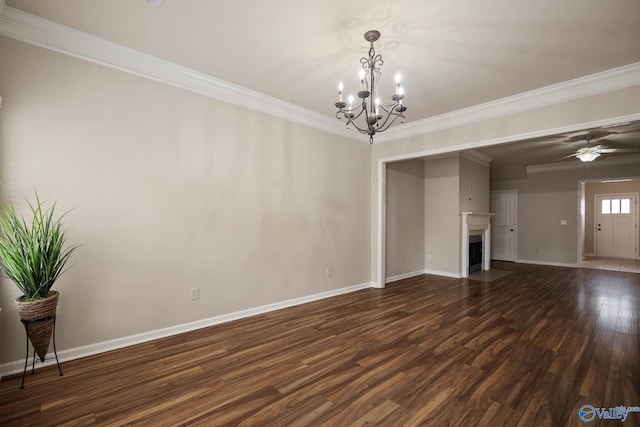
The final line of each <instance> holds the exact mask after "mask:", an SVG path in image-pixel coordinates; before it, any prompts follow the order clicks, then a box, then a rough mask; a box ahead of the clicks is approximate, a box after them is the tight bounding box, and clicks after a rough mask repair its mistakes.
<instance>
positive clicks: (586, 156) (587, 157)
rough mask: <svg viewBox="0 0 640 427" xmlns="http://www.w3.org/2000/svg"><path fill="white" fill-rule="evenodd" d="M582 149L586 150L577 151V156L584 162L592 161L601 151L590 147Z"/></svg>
mask: <svg viewBox="0 0 640 427" xmlns="http://www.w3.org/2000/svg"><path fill="white" fill-rule="evenodd" d="M581 150H584V151H580V150H578V152H577V153H576V157H577V158H579V159H580V160H582V161H583V162H592V161H594V160H595V159H597V158H598V157H600V153H599V152H598V151H597V150H594V149H590V148H586V149H585V148H583V149H581Z"/></svg>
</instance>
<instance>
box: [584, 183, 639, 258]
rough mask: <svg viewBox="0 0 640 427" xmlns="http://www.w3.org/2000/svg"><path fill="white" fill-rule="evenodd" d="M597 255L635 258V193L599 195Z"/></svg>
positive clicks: (636, 234) (636, 239)
mask: <svg viewBox="0 0 640 427" xmlns="http://www.w3.org/2000/svg"><path fill="white" fill-rule="evenodd" d="M595 197H596V256H598V257H604V258H626V259H635V258H636V242H637V241H638V237H637V236H638V231H637V226H636V225H637V224H636V218H637V216H636V209H637V195H636V194H596V196H595Z"/></svg>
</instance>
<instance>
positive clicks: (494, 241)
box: [491, 190, 518, 261]
mask: <svg viewBox="0 0 640 427" xmlns="http://www.w3.org/2000/svg"><path fill="white" fill-rule="evenodd" d="M517 205H518V191H517V190H506V191H492V192H491V213H495V214H496V215H494V216H493V217H492V218H491V259H495V260H499V261H515V259H516V207H517Z"/></svg>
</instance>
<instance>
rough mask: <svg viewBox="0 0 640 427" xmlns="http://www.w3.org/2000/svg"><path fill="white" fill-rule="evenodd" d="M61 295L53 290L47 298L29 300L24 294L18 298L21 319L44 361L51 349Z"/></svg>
mask: <svg viewBox="0 0 640 427" xmlns="http://www.w3.org/2000/svg"><path fill="white" fill-rule="evenodd" d="M59 296H60V293H59V292H58V291H51V292H49V295H47V297H46V298H42V299H39V300H35V301H27V300H25V297H24V296H21V297H19V298H18V299H16V305H17V306H18V313H19V314H20V319H21V320H22V321H24V322H25V327H26V328H27V333H28V335H29V340H30V341H31V344H32V345H33V348H34V350H35V352H36V354H37V355H38V357H39V358H40V360H41V361H42V362H44V359H45V357H46V356H47V352H48V351H49V342H50V341H51V334H52V332H53V323H54V317H55V315H56V308H57V306H58V297H59Z"/></svg>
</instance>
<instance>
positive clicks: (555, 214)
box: [491, 164, 640, 265]
mask: <svg viewBox="0 0 640 427" xmlns="http://www.w3.org/2000/svg"><path fill="white" fill-rule="evenodd" d="M639 167H640V165H639V164H629V165H617V166H610V167H587V165H584V166H583V167H581V168H580V169H572V170H564V171H553V172H552V171H549V172H539V173H533V174H529V175H528V176H527V177H526V178H525V179H513V180H499V181H498V180H496V181H492V182H491V190H518V228H517V230H518V238H517V240H518V248H517V258H518V260H521V261H533V262H544V263H560V264H571V265H575V264H577V263H578V260H579V255H578V253H579V252H578V233H579V229H580V221H579V206H578V203H579V200H580V198H579V194H578V193H579V189H580V185H579V183H580V181H582V180H594V179H612V178H620V177H625V176H633V175H634V174H637V171H638V170H639V169H638V168H639ZM587 202H588V199H587ZM561 220H567V225H561Z"/></svg>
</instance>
